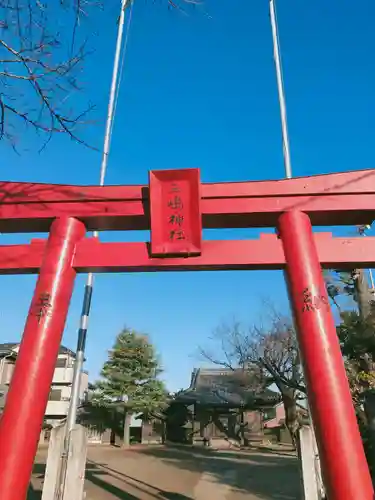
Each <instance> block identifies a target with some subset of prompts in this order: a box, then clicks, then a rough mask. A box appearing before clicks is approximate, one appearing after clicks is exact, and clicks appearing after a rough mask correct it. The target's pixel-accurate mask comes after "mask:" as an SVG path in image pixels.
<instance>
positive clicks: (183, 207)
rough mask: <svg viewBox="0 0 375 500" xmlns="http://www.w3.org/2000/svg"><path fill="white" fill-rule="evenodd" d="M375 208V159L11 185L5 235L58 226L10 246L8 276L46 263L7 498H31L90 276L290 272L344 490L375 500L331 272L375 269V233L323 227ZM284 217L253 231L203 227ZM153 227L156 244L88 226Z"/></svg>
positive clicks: (14, 396)
mask: <svg viewBox="0 0 375 500" xmlns="http://www.w3.org/2000/svg"><path fill="white" fill-rule="evenodd" d="M374 219H375V170H366V171H357V172H347V173H339V174H330V175H324V176H316V177H306V178H295V179H292V180H281V181H262V182H238V183H221V184H201V183H200V180H199V170H197V169H188V170H172V171H154V172H150V182H149V186H108V187H93V186H66V185H52V184H35V183H12V182H2V183H0V232H3V233H6V232H8V233H15V232H19V233H21V232H49V237H48V239H47V240H32V241H31V243H30V244H28V245H4V246H0V274H32V273H39V277H38V281H37V285H36V289H35V292H34V297H33V300H32V302H31V306H30V310H29V314H28V317H27V321H26V325H25V330H24V334H23V338H22V342H21V346H20V350H19V355H18V359H17V363H16V367H15V371H14V375H13V378H12V382H11V385H10V388H9V392H8V396H7V402H6V406H5V409H4V413H3V415H2V418H1V421H0V492H1V494H0V495H1V500H24V499H25V497H26V491H27V487H28V483H29V479H30V475H31V469H32V464H33V460H34V456H35V453H36V447H37V442H38V438H39V434H40V430H41V426H42V422H43V415H44V412H45V407H46V404H47V399H48V393H49V389H50V384H51V381H52V377H53V371H54V366H55V362H56V357H57V353H58V348H59V345H60V341H61V337H62V333H63V329H64V325H65V320H66V315H67V311H68V306H69V302H70V298H71V294H72V290H73V286H74V279H75V276H76V274H77V273H87V272H95V273H99V272H143V271H199V270H230V269H231V270H252V269H285V271H286V279H287V285H288V291H289V296H290V300H291V305H292V309H293V313H294V318H295V323H296V327H297V333H298V341H299V347H300V351H301V355H302V359H303V365H304V374H305V378H306V383H307V389H308V397H309V404H310V408H311V412H312V416H313V421H314V426H315V431H316V436H317V442H318V446H319V452H320V456H321V461H322V470H323V475H324V480H325V486H326V489H327V493H328V498H329V499H330V500H353V499H355V500H373V487H372V482H371V478H370V474H369V471H368V466H367V462H366V458H365V455H364V451H363V446H362V442H361V438H360V434H359V430H358V426H357V421H356V416H355V413H354V409H353V405H352V400H351V394H350V390H349V386H348V381H347V379H346V374H345V368H344V364H343V360H342V356H341V352H340V346H339V343H338V339H337V335H336V329H335V324H334V320H333V316H332V312H331V310H330V306H329V302H328V297H327V292H326V289H325V284H324V280H323V276H322V272H321V266H323V267H325V268H348V269H351V268H358V267H371V266H373V265H374V263H375V238H372V237H367V238H336V237H333V236H332V234H330V233H315V234H313V232H312V225H315V226H333V225H357V224H368V223H371V222H372V221H373V220H374ZM263 227H275V228H277V231H278V233H277V235H276V234H267V235H261V237H260V238H259V239H254V240H241V241H204V240H203V241H202V229H209V228H263ZM148 229H150V230H151V241H150V242H144V243H101V242H100V241H98V240H96V239H94V238H84V235H85V233H86V232H87V231H92V230H98V231H106V230H148Z"/></svg>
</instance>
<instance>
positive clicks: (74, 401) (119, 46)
mask: <svg viewBox="0 0 375 500" xmlns="http://www.w3.org/2000/svg"><path fill="white" fill-rule="evenodd" d="M129 6H130V10H129V21H128V25H127V32H126V38H125V43H124V42H123V39H124V26H125V11H126V8H127V7H129ZM132 8H133V1H132V0H122V1H121V12H120V16H119V19H118V32H117V41H116V50H115V57H114V62H113V73H112V82H111V89H110V94H109V102H108V113H107V120H106V127H105V134H104V146H103V154H102V161H101V167H100V179H99V186H104V182H105V176H106V173H107V164H108V157H109V152H110V147H111V138H112V130H113V122H114V118H115V110H116V103H117V97H118V93H119V85H120V83H121V69H122V64H121V67H120V59H121V54H122V63H123V60H124V57H125V52H126V48H127V41H128V36H127V35H128V33H129V27H130V21H131V15H132ZM93 235H94V237H95V238H97V237H98V236H99V234H98V231H94V233H93ZM93 281H94V275H93V273H89V274H88V275H87V282H86V286H85V292H84V298H83V305H82V313H81V321H80V327H79V330H78V341H77V352H76V360H75V363H74V374H73V384H72V394H71V399H70V406H69V412H68V418H67V432H68V433H70V432H71V430H72V429H73V427H74V425H75V423H76V419H77V410H78V405H79V397H80V385H81V373H82V368H83V363H84V352H85V345H86V335H87V327H88V319H89V314H90V306H91V298H92V294H93Z"/></svg>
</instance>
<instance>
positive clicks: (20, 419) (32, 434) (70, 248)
mask: <svg viewBox="0 0 375 500" xmlns="http://www.w3.org/2000/svg"><path fill="white" fill-rule="evenodd" d="M85 231H86V229H85V226H84V224H83V223H82V222H80V221H78V220H77V219H74V218H63V219H56V220H55V221H54V222H53V224H52V226H51V230H50V234H49V238H48V242H47V247H46V250H45V255H44V259H43V263H42V267H41V269H40V274H39V278H38V281H37V284H36V288H35V292H34V296H33V300H32V302H31V307H30V310H29V313H28V317H27V321H26V325H25V330H24V334H23V337H22V341H21V345H20V350H19V354H18V356H17V361H16V367H15V370H14V375H13V377H12V381H11V384H10V387H9V392H8V394H7V401H6V405H5V409H4V413H3V415H2V417H1V419H0V498H1V500H25V498H26V496H27V490H28V487H29V481H30V476H31V472H32V466H33V463H34V458H35V454H36V450H37V446H38V441H39V436H40V432H41V428H42V424H43V417H44V412H45V409H46V405H47V401H48V394H49V392H50V387H51V383H52V378H53V372H54V370H55V364H56V358H57V355H58V351H59V347H60V342H61V337H62V334H63V331H64V326H65V320H66V316H67V313H68V307H69V302H70V299H71V295H72V291H73V285H74V279H75V276H76V272H75V270H74V269H73V267H72V260H73V256H74V251H75V247H76V243H77V242H78V241H79V240H80V239H81V238H82V237H83V236H84V234H85Z"/></svg>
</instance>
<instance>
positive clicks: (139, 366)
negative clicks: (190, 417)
mask: <svg viewBox="0 0 375 500" xmlns="http://www.w3.org/2000/svg"><path fill="white" fill-rule="evenodd" d="M161 371H162V370H161V367H160V362H159V360H158V357H157V355H156V352H155V349H154V347H153V345H152V344H150V342H149V340H148V338H147V336H145V335H141V334H139V333H137V332H135V331H134V330H130V329H128V328H125V329H124V330H123V331H122V332H121V333H120V334H119V335H118V336H117V338H116V341H115V344H114V346H113V348H112V350H111V351H109V357H108V360H107V361H106V362H105V363H104V366H103V369H102V371H101V377H102V379H101V380H100V381H99V382H98V383H97V384H96V387H97V392H96V401H97V403H98V404H100V405H104V406H106V407H109V408H111V407H112V408H113V410H115V409H117V410H119V409H120V408H121V409H122V411H123V413H124V428H123V430H124V434H123V445H124V446H129V444H130V435H129V434H130V420H131V416H132V415H133V414H134V413H138V412H144V413H150V412H152V411H156V410H158V409H161V408H163V407H165V405H166V402H167V391H166V389H165V386H164V383H163V382H162V381H161V380H159V379H158V375H160V373H161Z"/></svg>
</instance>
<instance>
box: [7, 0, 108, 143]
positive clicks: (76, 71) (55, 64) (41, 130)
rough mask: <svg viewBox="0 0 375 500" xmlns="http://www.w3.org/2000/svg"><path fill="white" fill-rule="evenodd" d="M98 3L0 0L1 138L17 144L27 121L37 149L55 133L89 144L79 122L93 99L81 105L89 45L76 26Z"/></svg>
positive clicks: (84, 0) (89, 109) (81, 121)
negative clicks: (38, 139)
mask: <svg viewBox="0 0 375 500" xmlns="http://www.w3.org/2000/svg"><path fill="white" fill-rule="evenodd" d="M98 6H99V4H98V3H96V2H90V1H89V0H72V1H71V2H68V1H64V0H51V1H49V2H48V3H42V2H41V1H39V0H0V27H1V28H0V29H1V38H0V87H1V90H0V107H1V113H0V140H8V141H9V142H10V143H11V145H12V147H14V148H15V147H16V144H17V142H18V140H19V137H20V136H21V135H22V134H23V129H22V126H24V125H26V126H27V127H31V128H32V129H33V130H34V131H35V132H36V133H37V134H38V135H40V136H41V138H42V148H41V149H43V148H44V147H45V146H46V144H47V143H48V142H49V141H50V139H51V137H52V135H53V134H55V133H59V134H64V135H66V136H68V137H69V138H70V139H72V140H73V141H75V142H78V143H80V144H84V145H86V146H89V147H90V145H89V144H87V142H86V141H85V140H84V139H83V138H82V136H81V131H80V126H82V125H86V124H87V123H88V122H87V121H86V115H87V114H88V113H89V112H90V111H92V109H93V105H92V104H90V103H89V104H87V105H86V104H85V105H84V107H83V108H82V107H81V96H80V95H79V91H80V90H81V85H80V82H79V76H80V74H81V72H82V70H83V64H84V62H85V59H86V57H87V56H88V55H89V53H90V51H89V50H88V49H87V43H88V37H87V36H86V35H85V36H83V34H81V33H80V35H81V36H77V28H78V26H79V23H80V19H81V17H82V16H83V15H86V12H85V10H86V9H90V8H92V7H98ZM78 108H81V109H78ZM77 109H78V110H77ZM73 110H75V111H73Z"/></svg>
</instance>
